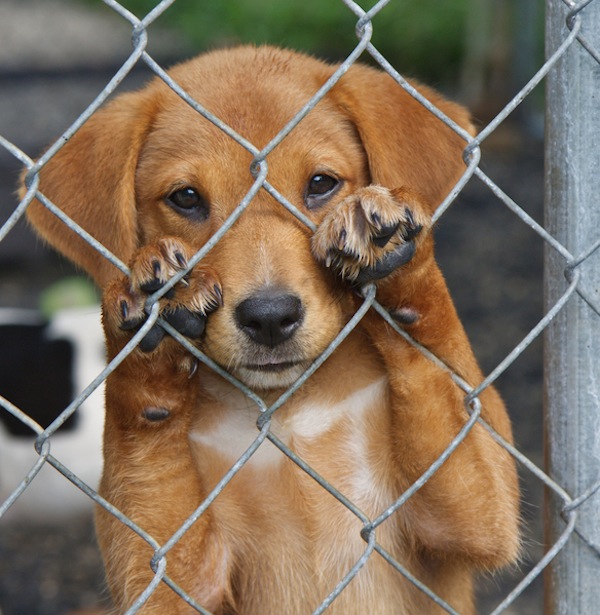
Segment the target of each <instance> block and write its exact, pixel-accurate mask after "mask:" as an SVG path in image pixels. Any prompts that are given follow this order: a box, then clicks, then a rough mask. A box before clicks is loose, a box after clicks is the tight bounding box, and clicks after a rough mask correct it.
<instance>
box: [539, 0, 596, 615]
mask: <svg viewBox="0 0 600 615" xmlns="http://www.w3.org/2000/svg"><path fill="white" fill-rule="evenodd" d="M571 4H573V5H574V4H576V3H571ZM577 4H579V5H580V6H582V3H581V2H579V3H577ZM583 4H585V3H583ZM567 13H568V7H567V6H566V3H565V2H563V1H561V0H546V50H547V55H549V54H550V53H551V52H552V51H554V50H556V48H557V47H558V46H559V45H560V43H561V42H563V41H564V39H565V38H566V36H567V34H568V29H567V27H566V21H565V20H566V17H567ZM578 18H580V19H581V24H582V28H581V34H583V35H584V36H585V38H586V39H587V40H588V41H589V42H590V43H591V44H592V46H593V47H594V48H595V49H596V50H597V51H600V1H599V0H592V1H591V2H590V3H589V4H587V6H585V8H583V10H581V12H580V13H579V14H578ZM545 156H546V190H545V217H546V220H545V226H546V228H547V229H548V231H549V232H550V233H551V234H552V235H553V236H554V237H556V239H558V241H560V242H561V243H562V244H563V245H564V246H565V247H566V248H567V249H568V250H569V251H570V252H571V254H573V255H574V256H575V257H577V256H579V255H582V254H585V252H586V250H587V249H589V248H590V247H591V246H592V245H593V244H594V243H595V242H596V241H597V240H598V239H599V238H600V65H599V64H598V62H597V61H596V60H595V59H594V58H593V57H592V55H590V53H588V52H587V51H586V50H585V49H584V48H583V46H582V45H580V44H579V42H577V41H575V42H574V44H573V45H571V47H569V49H568V50H567V52H566V53H565V54H564V55H563V57H562V58H561V60H560V61H559V63H558V64H557V65H556V67H555V68H554V69H553V70H552V71H551V72H550V73H549V76H548V81H547V92H546V152H545ZM566 264H567V263H566V261H565V258H564V257H562V256H561V255H560V254H558V253H557V252H556V251H555V250H553V249H551V248H548V249H547V253H546V262H545V295H546V296H545V303H546V307H547V308H549V307H550V306H551V305H553V304H554V303H555V301H556V300H557V299H558V297H559V296H560V295H561V294H562V293H563V292H564V290H565V279H564V275H563V272H564V270H565V266H566ZM577 271H578V274H579V275H580V276H581V278H580V282H579V286H578V287H579V288H581V289H582V290H583V291H585V292H586V293H588V294H589V295H590V296H591V297H592V298H593V299H594V304H595V306H597V305H598V304H600V300H599V299H600V291H599V290H598V289H600V254H599V251H598V250H597V251H596V252H595V253H593V254H592V255H591V256H589V257H588V258H586V259H584V260H583V261H582V263H581V264H580V265H579V266H578V267H577ZM596 309H598V308H597V307H596ZM544 368H545V382H546V385H545V386H546V396H545V430H546V464H547V471H548V472H549V474H550V475H551V476H552V477H553V478H554V479H555V480H556V481H557V482H558V483H559V484H560V485H561V486H563V487H564V488H565V490H566V491H567V492H568V493H569V494H570V495H571V496H572V497H574V498H576V497H578V496H580V495H582V494H583V493H585V492H586V490H588V489H589V488H590V487H591V486H592V485H594V483H597V481H598V479H599V478H600V463H599V461H600V317H599V316H598V314H596V313H595V312H594V310H592V309H591V308H590V306H589V305H588V304H587V303H586V302H585V301H583V300H582V299H581V298H580V297H579V296H577V295H574V296H572V297H571V299H570V301H569V302H568V303H567V305H566V306H565V308H564V309H563V310H562V311H561V312H560V313H559V314H558V316H557V318H556V319H555V320H554V321H553V322H552V324H551V326H550V327H549V328H548V330H547V332H546V339H545V351H544ZM563 505H564V502H562V500H560V499H559V498H557V497H555V496H553V495H552V494H548V497H547V502H546V521H547V523H546V539H547V543H548V545H551V544H552V543H553V542H554V541H555V540H556V538H557V536H558V535H559V534H560V533H561V531H562V530H564V527H565V523H564V521H563V519H562V518H561V514H560V513H561V508H562V506H563ZM577 515H578V516H577V525H576V530H577V534H581V536H579V535H577V534H573V535H572V536H571V538H570V540H569V541H568V542H567V544H566V545H565V547H564V548H563V549H562V551H561V552H560V553H559V555H558V556H557V557H556V559H555V560H554V562H553V564H552V566H551V567H550V569H549V570H548V572H547V576H546V610H545V612H546V614H547V615H567V614H574V613H577V614H578V615H592V614H595V613H598V612H600V611H599V609H600V583H599V579H600V556H599V554H598V545H600V493H598V492H596V493H595V494H594V495H592V496H591V497H590V498H588V499H586V500H585V501H584V502H583V503H582V504H581V506H579V507H578V508H577ZM582 537H583V538H582ZM592 545H595V547H594V546H592Z"/></svg>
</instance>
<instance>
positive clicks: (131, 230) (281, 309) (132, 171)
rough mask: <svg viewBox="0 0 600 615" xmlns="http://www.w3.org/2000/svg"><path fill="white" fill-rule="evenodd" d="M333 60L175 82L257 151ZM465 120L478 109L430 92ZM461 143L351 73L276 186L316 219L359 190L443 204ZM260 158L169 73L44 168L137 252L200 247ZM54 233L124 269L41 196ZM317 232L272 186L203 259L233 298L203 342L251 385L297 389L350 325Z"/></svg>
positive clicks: (299, 134) (387, 83) (244, 64)
mask: <svg viewBox="0 0 600 615" xmlns="http://www.w3.org/2000/svg"><path fill="white" fill-rule="evenodd" d="M333 70H334V68H333V67H331V66H328V65H326V64H323V63H321V62H319V61H317V60H314V59H312V58H308V57H306V56H302V55H299V54H294V53H291V52H285V51H281V50H274V49H270V48H259V49H250V48H240V49H237V50H229V51H222V52H215V53H213V54H208V55H204V56H200V57H199V58H197V59H196V60H192V61H191V62H189V63H186V64H183V65H180V66H178V67H176V68H175V69H174V70H173V71H172V72H171V75H172V77H173V78H174V79H175V80H176V81H177V83H178V84H179V85H180V86H181V87H182V88H183V89H184V90H185V91H186V92H187V93H188V94H189V95H190V96H191V97H192V98H194V99H195V100H196V101H198V102H199V103H200V104H201V105H202V106H203V107H205V108H206V109H208V110H209V111H210V112H211V113H213V114H214V115H215V116H217V117H218V118H219V119H220V120H222V121H223V122H225V123H226V124H227V125H228V126H230V127H231V128H232V129H233V130H235V131H236V132H237V133H238V134H240V135H241V136H242V137H243V138H244V139H246V140H247V141H249V142H250V143H251V144H252V145H253V146H255V147H256V148H258V149H261V148H263V147H264V146H265V145H267V144H268V143H269V142H270V140H271V139H272V138H273V137H275V135H276V134H277V133H278V132H279V131H280V130H281V129H282V128H283V127H284V126H285V125H286V123H287V122H288V121H289V120H291V119H292V118H293V116H294V115H295V114H296V113H297V112H298V111H299V110H300V109H301V108H302V107H303V105H304V104H306V102H307V101H308V100H309V99H310V97H311V96H312V95H313V94H314V93H315V92H316V91H317V89H318V88H319V87H320V86H321V85H322V84H323V83H324V82H325V81H326V80H327V78H328V77H329V76H330V75H331V74H332V73H333ZM426 94H427V95H428V97H430V98H432V99H433V100H434V102H435V103H436V104H438V105H439V106H440V107H442V109H443V110H444V111H445V113H447V114H448V115H450V116H452V117H453V119H455V121H457V122H458V123H460V124H462V125H464V126H468V119H467V116H466V114H465V112H464V111H463V110H462V109H461V108H460V107H458V106H456V105H453V104H452V103H448V102H447V101H445V100H443V99H441V98H440V97H439V96H438V95H435V94H433V93H432V92H431V91H426ZM462 145H463V141H462V140H461V139H460V138H459V137H457V136H456V135H455V134H454V133H452V131H450V130H449V129H448V128H446V127H445V126H444V125H443V124H442V123H441V122H439V121H438V120H436V119H435V118H434V117H433V116H432V115H431V114H430V113H429V112H428V111H426V110H425V109H424V108H422V107H421V106H420V105H419V103H417V102H416V101H414V100H413V99H412V98H411V97H410V96H408V95H407V94H406V93H405V92H404V91H403V90H401V88H400V87H399V86H397V85H396V84H395V83H394V82H393V81H392V80H391V78H389V77H387V76H386V75H384V74H382V73H379V72H377V71H374V70H373V69H368V68H366V67H359V66H355V67H353V68H352V69H351V70H350V71H349V72H348V74H347V75H346V76H345V77H344V78H343V79H342V81H341V82H340V83H339V84H337V85H336V86H335V87H334V88H333V90H332V91H331V92H330V93H329V94H328V95H327V96H326V97H325V99H324V100H322V101H321V102H320V103H318V105H317V106H316V108H315V109H314V110H312V111H311V112H310V113H309V114H308V115H307V116H306V117H305V118H304V119H303V120H302V122H301V123H300V124H299V126H297V127H296V128H294V129H293V130H292V131H291V132H290V133H289V134H288V135H287V136H286V137H285V138H284V139H283V141H282V142H281V143H280V144H279V145H278V146H277V147H275V149H274V150H273V151H272V152H271V153H270V154H269V155H268V157H267V159H266V163H267V165H268V175H267V181H268V182H269V184H270V185H271V186H273V187H274V188H275V189H276V190H277V191H278V192H279V193H280V194H282V195H283V196H284V197H285V198H286V199H288V200H289V201H290V202H291V203H292V204H293V205H294V206H296V207H297V208H298V209H299V210H301V211H302V212H303V213H304V214H305V215H306V216H307V217H308V218H310V219H311V220H312V221H313V222H314V223H315V224H318V223H319V221H320V220H321V219H322V218H323V216H324V215H325V213H326V212H327V211H329V210H330V209H331V208H333V207H336V204H338V203H340V201H342V200H343V199H345V198H346V197H348V196H349V195H351V194H352V193H353V192H355V191H356V190H357V189H358V188H360V187H363V186H366V185H368V184H371V183H377V184H383V185H386V186H387V187H389V188H395V187H400V186H409V187H411V188H412V189H414V190H416V191H418V192H420V193H422V194H423V195H424V197H425V199H426V201H427V202H428V203H429V204H430V205H431V207H432V208H434V207H435V206H437V204H438V203H439V202H440V201H441V199H442V198H443V197H444V196H445V193H446V192H447V191H448V189H449V188H450V187H451V186H452V184H453V182H454V181H456V179H457V177H458V176H459V174H460V172H461V170H462V168H464V167H463V165H462V161H461V158H460V152H461V149H462ZM252 160H253V157H252V155H251V154H250V153H249V152H248V151H247V149H245V148H244V147H242V146H241V145H240V144H238V143H237V142H236V141H234V140H233V139H232V138H231V137H229V136H227V135H225V134H224V133H223V132H222V131H221V130H220V129H219V128H217V127H216V126H214V125H213V124H212V123H211V122H210V121H209V120H207V119H205V118H203V117H201V116H200V115H199V114H198V113H197V112H196V111H194V110H193V109H192V108H191V107H190V106H189V105H188V104H187V103H185V102H184V101H183V100H182V99H181V98H180V97H179V96H177V95H176V94H175V93H174V92H173V91H171V90H170V89H169V88H168V87H167V86H166V85H164V84H163V83H161V82H154V83H152V84H151V85H150V86H149V87H148V88H146V89H145V90H142V91H141V92H139V93H134V94H129V95H125V96H122V97H120V98H118V99H117V100H116V101H114V102H113V103H112V104H111V105H109V106H108V107H107V108H106V109H105V110H103V111H101V112H99V113H98V114H96V115H95V116H93V117H92V119H91V120H90V121H89V122H88V123H87V124H86V125H85V126H84V127H83V129H82V130H81V131H80V132H79V133H78V134H77V135H76V136H75V137H74V138H73V139H72V141H71V142H70V143H69V144H68V145H67V146H66V147H65V148H63V150H61V152H60V153H59V154H58V155H57V157H56V158H55V159H53V160H52V161H51V162H50V163H49V165H48V167H47V168H45V169H44V170H43V171H42V181H41V190H42V192H44V193H45V194H46V195H47V196H49V197H50V198H51V199H52V200H53V201H54V202H56V204H57V205H59V206H61V207H62V208H63V209H64V210H65V211H67V213H68V214H69V215H71V216H72V217H73V218H74V219H75V220H76V221H78V222H79V223H80V224H81V225H82V226H83V227H84V228H86V230H88V231H89V232H90V233H91V234H92V235H94V236H95V237H97V238H98V239H99V240H100V241H101V242H102V243H103V244H105V245H106V246H107V247H109V249H111V250H112V251H113V252H114V253H115V254H117V255H118V256H119V257H120V258H121V259H122V260H124V261H126V262H127V261H128V260H129V259H130V257H131V255H132V254H133V252H134V251H135V250H136V249H137V247H139V246H141V245H145V244H147V243H148V242H151V241H154V240H156V239H158V238H160V237H164V236H176V237H180V238H181V239H183V240H185V242H187V243H188V244H189V245H191V246H193V247H195V248H198V249H199V248H201V247H202V246H203V245H204V244H205V243H206V242H207V241H208V240H209V239H210V238H211V237H212V235H213V234H214V233H215V232H217V231H218V230H219V228H220V227H221V226H222V225H223V223H224V221H225V220H226V219H227V218H228V217H229V216H230V214H231V213H232V212H233V211H234V209H235V208H236V207H237V206H238V204H239V203H240V202H241V201H242V199H243V198H244V197H245V195H246V194H247V192H248V190H249V189H250V188H251V186H252V185H253V182H254V177H253V175H252V173H251V164H252ZM30 218H31V219H32V220H33V222H34V224H36V225H37V226H38V228H40V229H41V231H42V234H43V235H45V236H46V238H48V239H49V240H50V241H51V242H52V243H54V244H55V245H57V246H58V247H59V249H61V250H62V251H63V252H65V253H66V254H67V255H68V256H70V257H71V258H73V260H75V261H76V262H78V263H79V264H81V265H82V266H83V267H84V268H86V269H87V270H88V271H89V272H90V273H91V274H92V275H93V276H94V277H95V279H96V280H97V281H98V283H99V284H100V285H104V284H106V282H107V281H109V280H110V279H111V278H112V277H113V276H114V275H115V273H116V271H115V270H114V268H113V267H112V265H110V264H108V263H106V262H105V261H104V260H103V259H102V258H101V257H100V256H98V255H97V254H96V253H95V252H94V251H93V250H91V249H90V248H89V247H88V246H87V245H85V244H84V243H83V242H81V240H79V239H77V238H73V237H69V234H68V233H66V232H65V230H64V228H63V227H61V226H60V225H59V224H58V223H57V222H56V221H55V220H54V219H52V218H51V217H50V216H49V215H48V213H47V212H46V211H45V210H44V209H43V208H42V207H41V206H40V205H39V204H37V203H35V202H34V203H33V204H32V207H31V208H30ZM311 234H312V233H311V231H310V229H308V228H307V227H306V225H304V224H303V223H302V222H300V221H299V220H298V219H297V218H296V217H295V216H294V215H293V214H291V213H290V212H288V211H287V210H286V209H285V208H284V207H283V206H282V205H281V204H279V203H278V202H277V201H276V200H275V199H274V198H273V197H272V196H271V195H270V194H268V192H267V191H266V190H264V189H261V190H259V191H258V193H257V195H256V196H255V197H254V199H253V200H252V202H251V203H250V205H249V206H248V208H247V209H246V210H245V211H244V213H243V214H242V215H241V217H240V218H239V219H238V220H237V221H236V222H235V224H234V225H233V227H232V228H231V229H230V230H229V231H228V232H227V233H226V234H225V235H224V237H223V238H222V239H221V240H220V241H219V243H218V244H217V245H216V246H215V247H214V248H213V249H212V250H211V251H210V252H209V253H208V255H207V256H206V260H205V262H206V264H208V265H210V266H212V267H213V268H214V269H215V270H216V271H217V273H218V275H219V277H220V279H221V282H222V287H223V295H224V307H223V308H222V309H219V310H217V311H216V312H215V313H214V314H213V315H211V317H210V318H209V319H208V323H207V328H206V332H205V337H204V340H203V348H204V349H205V351H206V352H207V353H208V354H209V355H210V356H211V357H212V358H214V359H215V360H216V361H217V362H218V363H220V364H221V365H223V366H224V367H226V368H227V369H230V370H232V371H233V372H234V374H235V375H236V376H237V377H239V378H240V379H241V380H243V381H244V382H246V383H247V384H249V385H250V386H252V387H257V388H271V387H279V386H286V385H289V384H290V383H291V382H293V381H294V380H295V379H296V378H297V377H298V376H299V375H300V374H301V373H302V372H303V371H304V370H305V369H306V367H307V365H309V364H310V362H312V361H313V360H314V359H315V358H316V357H317V356H318V355H319V354H320V353H321V352H322V351H323V350H324V349H325V348H326V346H327V345H328V344H329V343H330V342H331V340H332V339H333V338H334V336H335V335H336V334H337V333H338V331H339V330H340V328H341V326H342V325H343V323H344V320H345V319H346V318H347V313H346V312H347V307H348V306H347V303H348V295H347V294H346V293H344V292H343V289H341V287H340V286H339V285H337V284H336V283H335V282H334V280H333V276H331V275H330V274H329V273H328V272H327V271H326V270H325V269H324V268H323V267H321V266H320V265H318V264H317V262H316V261H315V259H314V258H313V257H312V255H311V250H310V239H311Z"/></svg>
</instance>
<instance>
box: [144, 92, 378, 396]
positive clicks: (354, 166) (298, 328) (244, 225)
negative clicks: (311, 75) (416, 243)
mask: <svg viewBox="0 0 600 615" xmlns="http://www.w3.org/2000/svg"><path fill="white" fill-rule="evenodd" d="M269 85H270V84H269ZM204 86H206V89H204V88H203V90H201V91H199V90H197V88H195V87H194V83H190V84H187V87H186V89H187V90H188V91H189V92H190V94H191V95H192V96H194V97H195V98H196V99H197V100H198V101H199V102H200V103H201V104H202V105H203V106H205V107H206V108H209V109H214V108H215V107H218V105H219V100H221V98H222V97H223V96H225V97H226V96H227V95H226V93H224V92H218V91H217V92H216V93H215V90H218V89H219V84H218V83H210V80H209V82H208V83H206V81H204ZM268 89H271V88H263V87H261V84H258V87H257V88H255V89H254V90H253V91H252V92H250V93H248V96H247V97H246V98H245V101H246V105H245V108H244V109H242V110H240V109H238V108H236V107H232V108H230V109H220V115H219V117H220V118H221V119H222V120H223V121H224V122H226V123H227V124H228V125H229V126H231V127H232V128H233V129H234V130H236V132H238V133H240V134H241V135H242V136H243V137H244V138H245V139H247V140H248V141H250V142H251V143H253V144H254V145H255V146H257V147H258V148H262V147H263V146H265V145H266V144H267V143H268V140H269V139H270V138H272V137H273V136H275V134H276V133H277V131H278V130H279V129H280V128H281V127H283V125H284V124H285V121H286V120H287V119H289V117H286V114H287V115H289V114H290V108H291V109H298V108H300V107H301V105H302V102H303V100H302V97H301V96H298V101H297V102H296V103H295V104H293V105H292V106H291V107H290V101H289V99H287V98H286V97H285V96H284V93H283V92H282V91H281V90H274V91H273V90H272V89H271V91H265V90H268ZM309 95H310V94H308V93H306V94H304V97H303V98H304V101H305V100H306V99H307V96H309ZM273 118H274V119H273ZM251 163H252V156H251V155H250V153H248V151H247V150H245V149H244V148H243V147H242V146H240V145H239V144H237V143H236V142H235V141H234V140H232V139H230V138H229V137H226V136H224V135H223V133H222V132H221V131H220V130H219V129H218V128H216V127H215V126H214V125H213V124H212V123H211V122H209V121H208V120H206V119H204V118H199V117H198V116H197V113H196V112H194V111H193V110H192V109H190V107H189V106H188V105H187V104H186V103H185V102H183V101H182V100H181V99H180V98H179V97H177V96H176V95H174V94H170V93H169V92H166V96H165V98H164V100H163V106H162V108H161V109H160V111H158V112H157V114H156V116H155V121H154V123H153V126H152V128H151V130H150V132H149V133H148V134H147V136H146V139H145V142H144V145H143V147H142V150H141V152H140V158H139V165H138V168H137V171H136V181H135V185H136V194H137V199H138V212H139V214H138V215H139V233H140V239H141V242H142V243H147V242H149V241H153V240H156V239H158V238H160V237H161V236H165V235H169V236H178V237H180V238H182V239H184V240H185V241H186V243H188V244H189V245H191V246H193V247H195V248H200V247H202V246H203V245H204V244H205V243H206V242H207V241H208V240H209V239H210V238H211V237H212V236H213V234H214V233H216V232H217V231H218V230H219V229H220V228H221V226H222V225H223V223H224V222H225V221H226V220H227V218H228V217H229V216H230V215H231V213H232V212H233V211H234V209H235V208H236V207H237V206H238V204H239V203H240V201H242V199H243V198H244V196H245V195H246V194H247V192H248V190H249V189H250V188H251V186H252V184H253V182H254V178H253V176H252V174H251V171H250V167H251ZM267 163H268V181H269V183H270V184H271V185H272V186H274V187H275V188H276V189H277V191H278V192H279V193H280V194H282V195H284V196H285V197H286V198H287V199H288V200H289V201H290V202H291V203H292V204H293V205H294V206H296V207H297V208H298V209H299V210H300V211H302V212H303V213H304V214H305V215H307V216H308V217H309V218H311V219H312V220H313V221H314V222H315V223H318V221H319V220H320V218H321V217H322V216H323V215H324V213H325V212H326V211H328V210H329V209H330V208H331V207H335V205H336V203H338V202H339V201H340V200H342V199H344V198H345V197H347V196H348V195H350V194H352V193H353V192H354V191H355V190H356V189H357V188H359V187H361V186H364V185H366V184H367V183H368V171H367V163H366V157H365V154H364V150H363V149H362V147H361V144H360V141H359V139H358V137H357V133H356V131H355V130H354V129H353V127H352V125H351V124H350V123H349V122H347V121H344V118H343V117H340V116H339V112H338V111H337V110H336V109H335V108H334V107H332V106H331V105H329V104H326V103H325V104H323V105H321V106H320V107H319V108H318V109H317V110H316V111H315V112H314V113H312V114H310V115H309V116H308V117H307V118H306V120H305V121H304V122H303V123H302V130H294V131H292V133H291V134H290V135H288V137H287V138H286V139H285V142H284V145H282V146H281V147H277V148H275V150H274V152H273V153H272V154H271V155H270V156H269V157H268V160H267ZM311 234H312V233H311V231H310V229H308V228H307V226H306V225H305V224H304V223H302V222H301V221H299V220H298V219H297V218H296V217H295V216H294V215H293V214H291V213H290V212H288V211H287V210H286V209H285V208H284V207H283V206H282V205H281V204H280V203H278V202H277V201H276V200H275V199H274V198H273V197H272V196H270V195H269V194H268V193H267V191H265V190H260V191H259V192H258V194H257V195H256V197H255V198H254V199H253V200H252V202H251V203H250V205H249V206H248V208H247V209H246V211H245V212H244V213H243V214H242V215H241V217H240V218H239V219H238V220H237V222H236V223H235V224H234V226H233V227H232V228H231V230H229V231H228V232H227V233H226V234H225V235H224V236H223V238H222V239H221V240H220V241H219V243H218V244H217V245H216V246H215V247H214V248H213V249H212V250H211V251H210V252H209V253H208V255H207V257H206V259H205V260H204V262H205V263H206V264H208V265H210V266H212V267H213V268H214V269H215V271H216V272H217V274H218V275H219V278H220V280H221V284H222V288H223V296H224V304H223V307H222V308H221V309H219V310H217V311H216V312H215V313H214V314H213V315H211V317H210V318H209V319H208V322H207V327H206V332H205V337H204V340H203V343H202V345H203V349H204V350H205V351H206V352H207V353H208V354H209V356H211V357H212V358H213V359H214V360H216V361H217V362H218V363H220V364H221V365H223V366H225V367H227V368H228V369H230V370H231V371H233V373H234V374H235V375H236V376H237V377H238V378H240V379H241V380H242V381H244V382H245V383H247V384H248V385H250V386H252V387H255V388H265V387H268V388H270V387H276V386H287V385H289V384H291V383H292V382H293V381H294V380H296V379H297V378H298V377H299V376H300V375H301V373H302V372H303V371H304V370H305V369H306V368H307V366H308V365H309V364H310V363H311V362H312V361H313V360H314V359H315V358H316V357H317V356H318V355H319V354H320V353H321V352H322V351H323V350H324V349H325V347H326V346H327V344H329V342H331V340H332V339H333V337H334V336H335V335H336V334H337V333H338V331H339V330H340V328H341V326H342V324H343V320H344V314H343V311H344V296H343V293H342V292H341V288H340V287H339V286H336V285H334V283H333V276H331V274H330V273H329V272H327V271H326V270H325V269H324V268H323V267H322V266H320V265H319V264H318V263H317V262H316V260H315V259H314V258H313V257H312V256H311V250H310V238H311Z"/></svg>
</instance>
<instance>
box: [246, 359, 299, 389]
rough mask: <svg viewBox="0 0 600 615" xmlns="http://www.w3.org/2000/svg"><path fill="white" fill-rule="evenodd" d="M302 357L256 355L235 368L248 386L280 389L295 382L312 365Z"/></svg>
mask: <svg viewBox="0 0 600 615" xmlns="http://www.w3.org/2000/svg"><path fill="white" fill-rule="evenodd" d="M310 363H311V362H310V361H308V360H306V359H305V358H301V357H293V358H290V357H289V356H288V357H284V356H273V355H271V356H269V355H266V354H265V355H262V356H260V355H259V356H254V357H248V358H247V359H246V361H244V362H241V363H240V364H239V365H238V366H237V367H236V369H235V371H236V372H237V373H236V375H237V376H238V377H239V378H240V379H241V380H242V382H245V383H246V384H247V385H248V386H250V387H252V388H257V389H279V388H282V387H288V386H290V385H291V384H293V383H294V382H295V381H296V380H297V379H298V378H300V376H301V375H302V374H303V373H304V371H305V370H306V368H307V367H308V366H309V365H310Z"/></svg>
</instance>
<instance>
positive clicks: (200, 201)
mask: <svg viewBox="0 0 600 615" xmlns="http://www.w3.org/2000/svg"><path fill="white" fill-rule="evenodd" d="M165 200H166V202H167V204H168V205H169V206H171V207H172V208H173V209H175V210H176V211H177V212H179V213H181V214H184V215H187V216H191V217H194V218H197V219H200V220H205V219H206V218H207V217H208V203H207V202H206V201H205V200H204V198H203V197H202V195H201V194H200V193H199V192H198V191H197V190H196V189H195V188H190V187H186V188H180V189H179V190H175V192H171V194H169V196H168V197H167V198H166V199H165Z"/></svg>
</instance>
